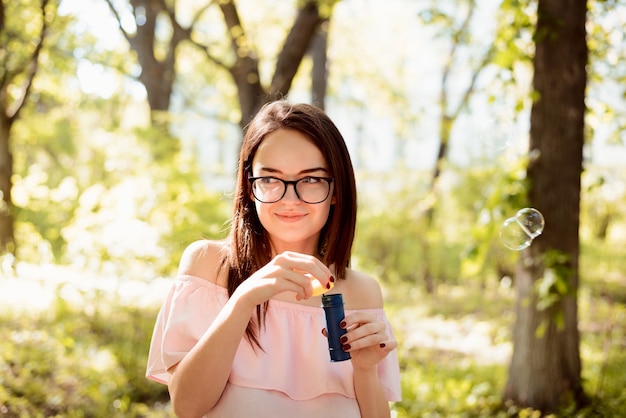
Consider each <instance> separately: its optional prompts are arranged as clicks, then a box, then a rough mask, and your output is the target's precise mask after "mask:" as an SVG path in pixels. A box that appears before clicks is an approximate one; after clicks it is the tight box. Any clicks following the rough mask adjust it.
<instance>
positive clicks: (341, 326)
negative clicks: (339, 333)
mask: <svg viewBox="0 0 626 418" xmlns="http://www.w3.org/2000/svg"><path fill="white" fill-rule="evenodd" d="M346 325H347V324H346V321H341V322H340V323H339V328H345V327H346Z"/></svg>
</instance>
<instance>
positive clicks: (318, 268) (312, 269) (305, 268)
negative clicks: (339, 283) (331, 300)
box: [281, 251, 335, 289]
mask: <svg viewBox="0 0 626 418" xmlns="http://www.w3.org/2000/svg"><path fill="white" fill-rule="evenodd" d="M281 255H282V256H283V257H284V260H285V261H286V262H288V263H290V265H291V268H292V270H294V271H297V272H301V273H303V274H307V273H308V274H309V275H310V277H312V278H314V279H316V280H317V281H318V282H319V283H320V285H321V287H322V288H325V289H330V288H332V286H333V285H334V281H335V279H334V277H333V275H332V272H331V271H330V269H329V268H328V267H327V266H326V265H325V264H324V263H322V262H321V261H320V260H319V259H318V258H317V257H314V256H312V255H308V254H301V253H296V252H292V251H287V252H284V253H282V254H281ZM285 267H287V265H285Z"/></svg>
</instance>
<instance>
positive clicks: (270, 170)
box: [260, 167, 329, 175]
mask: <svg viewBox="0 0 626 418" xmlns="http://www.w3.org/2000/svg"><path fill="white" fill-rule="evenodd" d="M260 171H266V172H268V173H271V174H284V173H283V172H282V171H281V170H279V169H277V168H271V167H261V169H260ZM318 171H323V172H324V173H326V174H329V172H328V170H327V169H325V168H324V167H313V168H307V169H305V170H302V171H300V172H299V173H297V175H302V174H311V173H316V172H318Z"/></svg>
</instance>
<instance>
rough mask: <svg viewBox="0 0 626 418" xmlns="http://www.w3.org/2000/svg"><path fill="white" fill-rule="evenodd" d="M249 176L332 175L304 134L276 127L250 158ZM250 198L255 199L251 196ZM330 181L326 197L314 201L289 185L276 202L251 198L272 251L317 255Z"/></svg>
mask: <svg viewBox="0 0 626 418" xmlns="http://www.w3.org/2000/svg"><path fill="white" fill-rule="evenodd" d="M252 176H253V177H265V176H272V177H276V178H279V179H282V180H287V181H297V180H299V179H302V178H305V177H310V176H311V177H331V176H332V175H331V173H330V170H329V167H328V164H327V163H326V159H325V158H324V156H323V155H322V153H321V151H320V150H319V149H318V148H317V146H316V145H315V144H314V143H313V142H312V141H311V140H310V139H309V138H307V137H306V136H305V135H303V134H302V133H300V132H299V131H296V130H293V129H279V130H277V131H274V132H272V133H271V134H269V135H267V136H266V137H265V138H264V139H263V142H261V144H260V145H259V148H258V149H257V152H256V154H255V156H254V159H253V160H252ZM250 198H252V199H254V197H253V196H250ZM334 200H335V199H334V197H333V183H330V194H329V197H328V198H327V199H326V200H325V201H323V202H321V203H317V204H309V203H305V202H303V201H302V200H300V199H299V198H298V196H297V195H296V193H295V190H294V186H293V185H288V186H287V190H286V193H285V195H284V196H283V198H282V199H281V200H279V201H278V202H275V203H261V202H259V201H258V200H256V199H254V201H255V207H256V211H257V214H258V217H259V220H260V221H261V224H262V225H263V227H264V228H265V230H266V231H267V233H268V234H269V237H270V241H271V243H272V247H273V251H275V252H276V253H281V252H283V251H287V250H289V251H297V252H302V253H306V254H316V253H317V244H318V240H319V236H320V231H321V229H322V228H323V226H324V225H325V224H326V221H327V219H328V214H329V211H330V207H331V205H332V204H333V203H334Z"/></svg>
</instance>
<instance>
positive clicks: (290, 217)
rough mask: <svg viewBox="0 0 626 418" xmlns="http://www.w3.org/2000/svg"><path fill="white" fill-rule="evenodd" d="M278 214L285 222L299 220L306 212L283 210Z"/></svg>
mask: <svg viewBox="0 0 626 418" xmlns="http://www.w3.org/2000/svg"><path fill="white" fill-rule="evenodd" d="M276 216H277V217H278V219H280V220H281V221H283V222H297V221H299V220H301V219H302V218H304V217H305V216H306V213H300V212H283V213H277V214H276Z"/></svg>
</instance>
